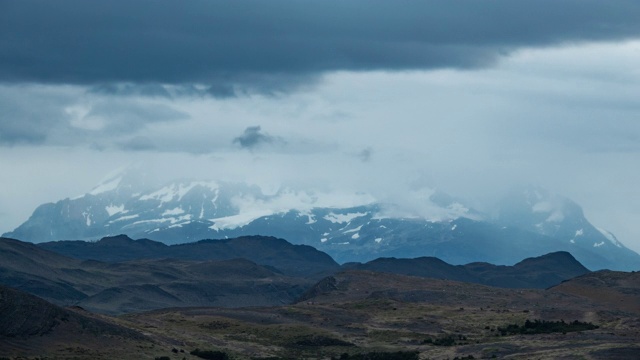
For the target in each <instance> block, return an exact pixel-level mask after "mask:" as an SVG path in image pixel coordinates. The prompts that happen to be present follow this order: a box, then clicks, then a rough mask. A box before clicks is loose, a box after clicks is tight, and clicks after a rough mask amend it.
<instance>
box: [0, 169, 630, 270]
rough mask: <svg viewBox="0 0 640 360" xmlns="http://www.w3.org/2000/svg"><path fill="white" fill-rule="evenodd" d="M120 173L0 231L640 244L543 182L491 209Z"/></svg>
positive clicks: (490, 250)
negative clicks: (414, 208) (406, 204)
mask: <svg viewBox="0 0 640 360" xmlns="http://www.w3.org/2000/svg"><path fill="white" fill-rule="evenodd" d="M142 189H143V187H142V186H141V185H139V184H133V180H126V177H121V178H118V177H117V176H116V178H115V180H114V179H111V180H108V181H106V183H105V184H102V185H99V186H97V187H96V189H94V190H92V191H91V192H90V193H87V194H85V195H83V196H81V197H77V198H74V199H64V200H61V201H58V202H57V203H51V204H43V205H41V206H40V207H38V208H37V209H36V210H35V211H34V213H33V215H32V216H31V217H30V218H29V219H28V220H27V221H26V222H25V223H23V224H22V225H20V226H19V227H18V228H16V229H15V230H14V231H12V232H8V233H6V234H5V236H8V237H15V238H20V239H24V240H29V241H32V242H37V243H39V242H47V241H49V240H94V239H97V238H102V237H105V236H114V235H118V234H128V235H129V236H131V237H133V238H148V239H153V240H155V241H160V242H163V243H165V244H168V245H172V244H180V243H189V242H193V241H197V240H201V239H224V238H237V237H241V236H250V235H263V236H273V237H277V238H283V239H289V241H291V242H292V243H294V244H303V245H311V246H313V247H314V248H316V249H319V250H321V251H323V252H326V253H328V254H330V255H331V256H332V257H333V258H334V259H335V260H336V261H338V262H340V263H345V262H352V261H358V262H367V261H370V260H373V259H376V258H379V257H416V256H436V257H439V258H441V259H443V260H445V261H447V262H449V263H453V264H465V263H469V262H483V261H484V262H491V263H495V264H503V265H509V264H513V263H515V262H516V261H519V260H520V259H522V258H526V257H532V256H540V255H543V254H546V253H550V252H554V251H569V252H571V253H572V254H573V255H574V256H575V257H576V258H577V259H578V260H579V261H580V262H581V263H583V264H584V265H585V266H587V267H588V268H590V269H593V270H598V269H614V270H639V269H640V254H637V253H635V252H633V251H632V250H630V249H628V248H626V247H625V246H624V245H623V244H622V243H620V242H619V241H618V240H617V238H615V236H614V235H613V234H611V233H610V232H607V231H605V230H601V229H599V228H596V227H595V226H593V225H592V224H591V223H590V222H589V221H588V220H587V219H586V218H585V217H584V213H583V211H582V209H581V208H580V206H579V205H577V204H576V203H575V202H572V201H571V200H569V199H566V198H564V197H562V196H559V195H556V194H552V193H551V192H549V191H547V190H544V189H542V188H536V187H525V188H523V189H519V190H517V191H512V192H511V193H510V194H508V195H507V196H506V197H505V198H504V199H503V200H502V202H501V203H500V209H499V211H497V215H496V216H495V217H493V216H489V215H486V214H482V213H480V212H478V211H477V210H475V209H473V208H472V207H470V206H467V205H464V204H463V202H462V201H461V200H459V199H456V198H454V197H452V196H449V195H447V194H444V193H442V192H439V191H436V190H421V191H416V193H415V196H416V203H418V204H419V205H420V206H419V207H420V209H421V210H420V211H418V212H414V213H411V212H403V211H399V210H398V209H397V206H395V205H393V204H382V203H378V202H375V201H373V200H372V198H371V197H368V196H360V198H358V199H359V200H358V201H355V200H354V201H351V200H349V201H346V200H344V201H342V202H343V203H350V204H351V205H342V206H334V205H331V206H330V204H331V203H329V202H327V201H323V200H322V199H321V196H320V194H314V193H311V192H304V191H294V190H291V189H280V190H278V191H276V192H275V193H272V194H269V195H265V194H264V193H263V192H262V190H261V189H260V188H259V187H257V186H255V185H248V184H234V183H225V182H219V181H201V180H181V181H176V182H170V183H167V184H164V185H163V186H159V187H155V188H151V189H147V190H142Z"/></svg>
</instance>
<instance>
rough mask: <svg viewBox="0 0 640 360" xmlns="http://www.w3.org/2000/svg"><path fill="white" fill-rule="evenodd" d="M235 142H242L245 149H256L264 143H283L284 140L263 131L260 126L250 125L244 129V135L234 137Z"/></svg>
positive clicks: (241, 144)
mask: <svg viewBox="0 0 640 360" xmlns="http://www.w3.org/2000/svg"><path fill="white" fill-rule="evenodd" d="M233 143H234V144H240V146H241V147H243V148H245V149H254V148H256V147H258V146H260V145H263V144H274V143H279V144H282V143H284V141H283V140H282V139H281V138H278V137H275V136H271V135H268V134H265V133H263V132H262V129H261V128H260V126H249V127H248V128H246V129H244V132H243V133H242V135H240V136H238V137H237V138H235V139H233Z"/></svg>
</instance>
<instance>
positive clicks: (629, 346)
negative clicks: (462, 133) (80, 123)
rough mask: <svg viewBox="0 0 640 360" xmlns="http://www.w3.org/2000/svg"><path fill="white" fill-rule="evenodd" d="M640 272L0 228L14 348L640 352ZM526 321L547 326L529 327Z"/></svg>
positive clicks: (161, 353)
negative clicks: (69, 237)
mask: <svg viewBox="0 0 640 360" xmlns="http://www.w3.org/2000/svg"><path fill="white" fill-rule="evenodd" d="M66 254H74V255H73V256H74V257H70V256H67V255H66ZM167 255H170V256H173V257H170V258H167V257H166V256H167ZM250 259H253V260H250ZM304 263H309V264H310V266H309V267H308V268H307V269H306V270H297V269H295V268H296V267H303V268H304V267H305V266H304V265H302V264H304ZM292 265H293V266H292ZM311 270H313V271H311ZM317 270H320V272H316V271H317ZM639 275H640V272H616V271H607V270H603V271H596V272H591V271H589V270H588V269H586V268H585V267H584V266H582V265H581V264H580V263H579V262H578V261H577V260H576V259H575V258H574V257H573V256H572V255H571V254H569V253H567V252H555V253H550V254H546V255H543V256H539V257H533V258H527V259H524V260H522V261H520V262H518V263H517V264H515V265H514V266H500V265H492V264H488V263H470V264H466V265H452V264H448V263H446V262H444V261H442V260H440V259H437V258H433V257H418V258H413V259H400V258H379V259H375V260H373V261H370V262H366V263H346V264H343V265H342V266H339V265H338V264H337V263H336V262H334V261H333V260H332V259H331V258H330V257H329V256H328V255H327V254H325V253H322V252H321V251H318V250H316V249H313V248H312V247H309V246H305V245H302V246H301V245H293V244H291V243H289V242H287V241H285V240H282V239H276V238H272V237H262V236H252V237H241V238H235V239H225V240H204V241H198V242H193V243H189V244H176V245H166V244H163V243H159V242H155V241H152V240H148V239H140V240H133V239H131V238H129V237H127V236H124V235H120V236H115V237H108V238H103V239H101V240H99V241H96V242H83V241H58V242H50V243H41V244H33V243H30V242H23V241H19V240H15V239H7V238H0V351H1V352H2V354H3V355H4V356H9V357H10V358H11V357H13V358H26V357H28V358H33V357H38V358H52V359H57V358H61V359H62V358H83V359H84V358H92V359H112V358H119V359H139V358H150V359H151V358H156V359H157V358H169V359H171V358H175V357H178V358H196V356H200V355H203V356H202V357H204V356H208V355H211V356H213V355H215V356H218V358H226V357H229V358H236V359H274V358H328V357H332V358H338V357H340V358H347V359H350V358H356V359H360V358H363V357H364V356H377V357H376V358H380V357H381V356H382V358H406V357H403V356H412V357H409V358H411V359H417V358H419V357H425V356H426V357H428V358H447V357H449V358H451V356H454V357H457V358H501V357H514V358H521V357H522V358H524V357H526V358H530V357H534V358H545V359H552V358H570V357H575V356H576V355H579V356H583V357H585V358H594V359H627V358H633V357H634V356H635V354H637V351H638V350H640V348H638V345H637V344H638V339H639V338H640V332H639V331H638V325H639V323H638V314H640V309H638V306H637V304H638V299H639V297H640V292H639V291H638V289H640V276H639ZM488 285H489V286H488ZM9 287H11V288H9ZM33 295H37V296H38V297H36V296H33ZM61 306H66V307H61ZM114 315H118V316H114ZM565 320H567V321H566V322H565ZM527 326H529V327H530V326H536V327H540V328H535V329H533V330H535V331H534V332H531V331H528V332H526V333H522V332H519V331H521V330H523V331H524V330H527V329H529V328H528V327H527ZM551 326H553V327H554V328H548V327H551ZM542 327H544V328H542ZM514 332H515V333H514ZM381 349H384V351H383V352H380V351H381ZM318 354H321V355H320V356H318ZM189 355H191V356H189ZM471 356H473V357H471Z"/></svg>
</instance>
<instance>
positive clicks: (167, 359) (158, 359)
mask: <svg viewBox="0 0 640 360" xmlns="http://www.w3.org/2000/svg"><path fill="white" fill-rule="evenodd" d="M153 360H171V358H170V357H168V356H156V357H155V358H154V359H153Z"/></svg>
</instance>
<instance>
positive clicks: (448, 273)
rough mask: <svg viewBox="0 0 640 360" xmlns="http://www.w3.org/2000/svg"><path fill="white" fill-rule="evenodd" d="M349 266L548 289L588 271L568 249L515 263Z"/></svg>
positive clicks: (427, 260) (423, 261)
mask: <svg viewBox="0 0 640 360" xmlns="http://www.w3.org/2000/svg"><path fill="white" fill-rule="evenodd" d="M346 268H351V269H358V270H367V271H376V272H385V273H391V274H401V275H410V276H420V277H428V278H434V279H445V280H455V281H463V282H471V283H476V284H484V285H491V286H496V287H503V288H538V289H545V288H548V287H550V286H553V285H557V284H559V283H560V282H562V281H563V280H567V279H571V278H573V277H576V276H579V275H583V274H586V273H588V272H589V270H588V269H587V268H585V267H584V266H583V265H582V264H580V262H578V260H576V259H575V258H574V257H573V256H572V255H571V254H569V253H568V252H565V251H560V252H554V253H550V254H546V255H543V256H538V257H534V258H528V259H525V260H523V261H521V262H519V263H517V264H515V265H513V266H504V265H502V266H497V265H492V264H488V263H471V264H467V265H450V264H447V263H446V262H444V261H442V260H440V259H438V258H434V257H419V258H415V259H396V258H380V259H376V260H373V261H370V262H367V263H365V264H349V265H347V266H346Z"/></svg>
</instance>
